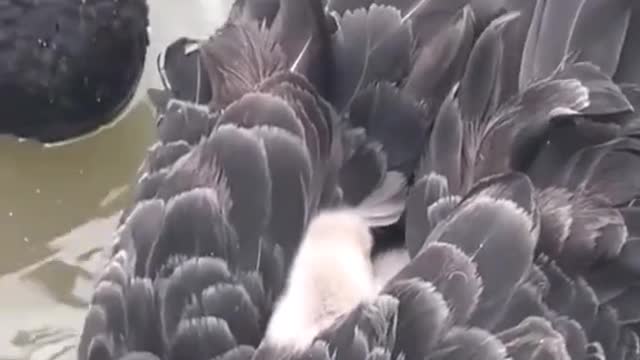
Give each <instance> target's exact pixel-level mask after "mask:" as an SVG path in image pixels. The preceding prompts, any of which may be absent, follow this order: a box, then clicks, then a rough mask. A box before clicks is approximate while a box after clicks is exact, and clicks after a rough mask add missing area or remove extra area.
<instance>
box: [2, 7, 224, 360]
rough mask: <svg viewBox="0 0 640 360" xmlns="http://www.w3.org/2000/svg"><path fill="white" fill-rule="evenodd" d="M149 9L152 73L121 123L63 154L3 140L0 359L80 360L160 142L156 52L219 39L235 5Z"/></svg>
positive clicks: (72, 145)
mask: <svg viewBox="0 0 640 360" xmlns="http://www.w3.org/2000/svg"><path fill="white" fill-rule="evenodd" d="M150 2H151V4H150V6H151V39H152V43H151V46H150V47H149V53H148V58H147V66H146V69H145V74H144V75H143V79H142V81H141V84H140V88H139V90H138V93H137V95H136V97H135V98H134V100H133V102H132V104H131V105H130V106H129V108H128V109H127V111H126V112H125V113H124V114H123V115H122V116H120V118H121V119H119V120H118V121H117V122H115V123H114V124H113V125H112V126H110V127H108V128H105V129H102V130H101V131H99V132H97V133H95V134H92V135H91V136H87V137H85V138H83V139H80V140H77V141H73V142H70V143H66V144H60V145H56V146H46V147H45V146H42V145H40V144H37V143H33V142H29V141H19V140H17V139H15V138H9V137H0V241H1V247H0V249H1V251H0V294H1V296H0V322H1V323H2V326H0V360H5V359H7V360H9V359H12V360H13V359H16V360H23V359H24V360H26V359H42V360H45V359H46V360H49V359H74V358H75V346H76V343H77V337H78V334H79V332H80V331H81V329H82V324H83V320H84V315H85V313H86V309H87V303H88V301H89V299H90V296H91V291H92V288H93V281H94V278H95V275H96V273H98V272H99V271H100V269H101V268H102V267H103V266H104V264H105V261H106V258H107V256H108V248H109V245H110V243H111V242H112V241H113V233H114V229H115V224H116V222H117V218H118V215H119V213H120V210H121V209H122V208H123V207H124V206H125V205H126V204H127V203H128V201H129V197H130V185H131V184H132V183H134V182H135V173H136V171H137V169H138V167H139V166H140V163H141V161H142V159H143V158H144V155H145V153H146V149H147V147H148V146H149V145H150V144H151V143H152V142H153V140H154V136H155V130H154V121H153V113H152V110H151V108H150V106H149V104H148V101H147V99H146V97H145V93H146V89H147V88H148V87H150V86H158V85H159V79H158V76H157V74H156V71H155V60H156V56H157V53H158V52H159V51H160V50H161V49H162V48H164V46H166V44H167V43H168V42H170V41H172V40H173V39H175V38H176V37H179V36H197V37H204V36H206V35H208V34H210V33H212V32H213V31H214V30H215V29H216V28H217V27H218V26H219V25H220V24H221V22H222V21H223V19H224V18H225V17H226V14H227V11H228V7H229V3H230V1H229V0H180V1H176V0H150ZM178 14H179V16H178Z"/></svg>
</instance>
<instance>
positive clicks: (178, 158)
mask: <svg viewBox="0 0 640 360" xmlns="http://www.w3.org/2000/svg"><path fill="white" fill-rule="evenodd" d="M495 4H496V2H495V1H493V2H490V1H484V2H483V1H480V0H478V1H472V2H471V3H469V1H464V0H461V1H450V0H431V1H415V0H405V1H391V0H389V1H386V2H385V1H375V2H374V1H366V0H350V1H348V0H342V1H340V0H333V1H329V2H322V1H321V0H305V1H301V0H280V1H278V0H261V1H258V0H255V1H252V0H238V1H237V2H236V4H235V6H234V8H233V10H232V12H231V14H230V16H229V20H228V21H227V23H226V24H225V25H224V26H223V27H222V28H221V29H220V30H218V31H217V32H216V33H215V34H214V35H213V36H212V37H211V38H210V39H207V40H205V41H196V40H191V39H179V40H178V41H176V43H174V44H172V45H171V46H169V47H168V48H167V51H166V53H165V56H164V62H163V64H162V65H163V68H162V69H161V70H162V72H163V74H164V76H165V80H166V84H167V85H166V89H162V90H153V91H151V92H150V95H151V96H152V99H153V101H154V102H155V103H156V105H157V106H158V110H159V120H158V133H159V141H158V143H157V144H155V145H154V146H153V147H152V148H151V149H150V152H149V156H148V158H147V160H146V162H145V165H144V167H143V169H142V171H141V174H140V175H141V176H140V180H139V182H138V184H137V192H136V195H135V199H134V204H133V205H132V207H131V208H129V209H127V210H126V211H125V212H124V213H123V216H122V221H121V226H120V228H119V230H118V232H117V235H118V236H117V241H116V244H115V245H114V249H113V250H114V255H113V258H112V260H111V262H110V263H109V264H108V265H107V267H106V268H105V270H104V272H103V273H102V274H101V275H100V278H99V281H98V285H97V287H96V290H95V294H94V298H93V301H92V305H91V308H90V310H89V313H88V315H87V318H86V321H85V327H84V330H83V334H82V336H81V339H80V345H79V348H78V358H79V359H80V360H85V359H148V360H152V359H203V360H205V359H225V360H226V359H394V360H395V359H425V358H428V359H470V358H474V359H476V358H477V359H518V360H519V359H640V340H639V334H640V306H639V305H638V304H639V303H640V292H639V291H638V289H639V287H638V286H639V285H638V284H640V232H639V231H640V230H639V228H638V222H639V221H640V218H639V216H640V211H638V208H637V204H636V200H637V199H638V198H639V197H640V170H639V169H640V151H639V150H640V136H639V134H640V133H639V132H638V129H639V128H638V126H639V124H640V117H639V116H638V113H637V112H636V111H635V107H637V106H640V102H639V101H638V100H639V97H638V86H640V84H638V80H637V77H634V76H637V74H638V70H639V68H638V67H634V66H632V65H630V64H632V63H633V60H637V59H638V58H639V57H640V52H639V51H638V50H637V49H638V48H637V44H638V41H639V40H640V32H637V31H633V29H637V28H638V16H637V15H638V8H639V7H638V6H637V4H635V3H634V2H632V1H628V0H615V1H611V0H607V1H605V0H580V1H578V0H575V1H573V0H572V1H566V0H538V1H536V2H528V1H524V0H522V1H520V0H505V1H503V2H502V3H501V6H497V7H496V6H494V5H495ZM599 16H602V17H603V18H604V19H605V20H606V19H610V20H611V19H615V20H612V21H609V22H607V21H605V22H602V21H601V22H599V23H598V22H597V20H596V19H597V18H598V17H599ZM567 19H574V20H572V21H570V23H571V25H567V24H566V23H567V21H568V20H567ZM618 19H619V20H620V21H617V20H618ZM596 23H597V24H598V25H601V26H599V30H598V31H597V32H595V33H594V32H593V29H592V28H591V27H592V26H594V24H596ZM586 34H590V35H589V36H587V35H586ZM596 35H597V36H596ZM405 182H406V184H407V186H408V188H409V190H408V192H405V191H404V190H403V188H404V185H403V184H404V183H405ZM394 184H395V185H394ZM401 184H402V186H400V185H401ZM372 205H373V206H372ZM363 210H365V211H363ZM374 210H375V211H374ZM403 210H404V212H403V214H402V216H400V214H399V212H400V211H403ZM327 212H328V214H330V215H331V214H335V213H336V212H337V213H338V214H340V212H342V215H343V216H342V217H341V216H339V218H340V219H339V220H340V221H336V220H335V219H333V221H329V220H331V219H329V220H327V218H326V215H327ZM345 214H346V216H347V218H349V219H350V220H349V221H348V222H347V225H345V218H344V216H345ZM323 217H324V219H323ZM318 218H321V219H320V223H321V224H320V225H322V224H325V227H324V228H321V229H320V230H318V229H317V228H316V227H317V224H314V222H315V221H318ZM329 218H331V216H329ZM397 218H399V221H398V223H396V224H394V226H386V225H387V224H389V222H392V221H395V220H396V219H397ZM354 219H355V220H354ZM352 220H353V221H352ZM345 226H346V229H347V230H345ZM363 228H364V229H366V228H372V229H371V230H370V232H369V233H367V231H363ZM318 231H319V233H320V234H328V235H327V236H330V237H331V239H329V240H326V241H325V245H326V242H329V243H331V244H330V245H329V246H331V247H332V248H333V249H334V251H335V252H336V255H335V256H336V260H335V261H336V263H335V264H328V265H327V266H333V268H331V269H327V271H324V269H322V268H320V269H317V267H313V266H312V265H310V264H311V263H313V264H327V263H328V262H330V261H331V256H330V255H331V254H330V252H329V253H327V251H329V250H326V249H318V248H316V249H315V250H313V249H312V251H308V250H306V249H305V248H304V247H305V242H307V241H310V240H309V239H308V237H309V236H311V235H313V236H316V234H318ZM350 233H356V234H358V235H357V236H355V237H349V236H347V235H345V234H350ZM320 238H321V239H322V236H320ZM341 238H344V240H345V241H344V242H345V244H342V242H340V241H339V239H341ZM313 240H314V241H315V240H318V238H317V237H316V238H314V239H313ZM351 241H355V243H351V244H349V243H348V242H351ZM372 241H373V242H375V243H376V244H373V245H372V244H371V242H372ZM379 242H384V243H385V245H384V246H382V247H380V248H379V249H377V250H376V249H375V248H376V246H377V244H378V243H379ZM354 244H355V246H354ZM299 245H300V246H299ZM371 247H373V249H371ZM338 252H340V254H338ZM314 253H318V257H317V258H316V257H314ZM349 253H351V254H356V255H357V256H363V258H359V259H358V260H357V261H363V259H364V260H366V258H367V257H368V255H370V256H369V259H370V261H371V262H370V263H367V262H366V261H365V263H361V265H360V266H359V267H358V271H360V273H359V274H355V275H356V276H357V277H359V278H360V279H361V280H358V281H359V282H358V285H359V286H362V287H363V288H362V289H355V288H353V289H350V291H349V292H348V294H346V296H347V297H339V296H340V295H341V294H340V292H339V291H338V292H336V291H335V290H336V289H341V288H343V287H342V286H355V285H353V283H350V282H349V281H352V280H351V279H350V278H346V277H348V276H351V275H354V274H346V273H344V276H345V278H344V279H340V282H339V283H338V282H337V281H336V283H335V284H336V286H335V287H333V288H331V289H330V291H329V293H330V296H324V294H326V293H327V291H325V290H326V289H327V286H330V284H332V282H331V281H328V282H323V279H326V278H325V277H326V276H328V277H330V278H331V277H332V278H333V279H337V277H339V276H340V274H341V273H342V271H345V270H344V269H345V268H348V266H345V265H344V262H343V261H344V260H343V259H344V258H343V256H346V255H349ZM369 253H371V254H369ZM391 253H400V254H404V256H399V257H398V259H400V261H401V262H404V263H401V264H393V267H394V269H393V270H391V271H387V274H386V275H385V281H383V282H382V284H381V285H380V286H376V285H375V284H373V285H372V284H371V281H372V280H373V281H374V282H375V277H376V276H377V269H376V267H377V266H383V267H388V266H391V265H390V263H388V262H383V261H382V262H381V261H378V260H379V259H380V258H382V257H384V256H386V255H389V254H391ZM301 254H302V255H301ZM363 254H364V255H363ZM356 255H354V256H356ZM298 256H300V259H298V258H297V257H298ZM305 259H307V260H305ZM352 259H353V258H352ZM354 261H355V260H354ZM296 262H300V264H296ZM381 263H382V264H383V265H380V264H381ZM385 264H386V265H385ZM305 265H306V266H312V267H311V268H309V269H307V270H305V271H303V273H302V277H303V278H304V279H303V280H304V281H296V279H294V277H295V276H296V275H295V274H296V273H297V271H296V267H298V268H299V267H304V266H305ZM311 270H313V274H311V275H313V276H311V275H310V272H311ZM378 270H380V269H378ZM382 270H389V269H388V268H387V269H382ZM309 276H311V277H309ZM314 276H317V277H314ZM309 279H314V280H315V282H314V281H309ZM327 284H329V285H327ZM341 284H346V285H341ZM349 284H351V285H349ZM312 285H313V286H312ZM301 287H302V288H301ZM306 287H311V289H305V288H306ZM290 293H297V297H294V300H293V301H289V300H287V298H286V296H287V294H290ZM282 294H285V295H284V296H282V297H281V295H282ZM311 294H316V295H311ZM336 294H337V295H336ZM310 295H311V296H312V298H310V299H305V296H310ZM336 296H338V297H339V298H337V297H336ZM300 299H302V300H300ZM318 302H319V303H318ZM286 303H289V304H293V305H284V306H286V307H282V306H280V305H282V304H286ZM356 303H357V305H354V304H356ZM318 309H320V310H319V311H318ZM286 310H289V311H290V312H291V313H290V314H287V313H286ZM274 311H276V312H282V313H283V316H282V317H280V316H275V315H274V316H272V313H274ZM296 314H298V315H300V316H307V315H310V314H311V315H312V316H311V318H312V319H311V320H309V319H308V318H296V317H295V315H296ZM272 318H273V319H272ZM289 318H290V320H288V319H289ZM274 319H275V320H274ZM314 319H315V321H314ZM271 320H274V321H276V324H275V325H273V324H272V323H271ZM287 321H290V324H291V326H292V328H291V329H287V330H288V333H284V336H280V335H283V334H282V333H276V334H275V336H270V334H269V331H270V330H269V329H271V328H272V327H273V328H282V327H286V325H287ZM300 324H311V325H310V326H308V327H307V326H306V325H300ZM296 326H299V327H296ZM265 334H266V335H267V336H265ZM297 335H299V337H298V336H297Z"/></svg>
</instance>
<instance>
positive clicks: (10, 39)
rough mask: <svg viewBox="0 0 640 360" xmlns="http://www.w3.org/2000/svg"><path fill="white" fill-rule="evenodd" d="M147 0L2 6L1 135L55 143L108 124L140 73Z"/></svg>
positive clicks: (31, 1)
mask: <svg viewBox="0 0 640 360" xmlns="http://www.w3.org/2000/svg"><path fill="white" fill-rule="evenodd" d="M148 25H149V19H148V8H147V3H146V0H46V1H43V0H3V1H2V2H0V94H2V101H3V106H1V107H0V134H9V135H14V136H17V137H22V138H30V139H34V140H37V141H41V142H57V141H62V140H67V139H70V138H74V137H78V136H80V135H84V134H87V133H89V132H91V131H93V130H96V129H97V128H99V127H100V126H102V125H105V124H107V123H108V122H110V121H112V120H113V119H114V117H115V116H116V115H117V114H118V113H119V112H120V111H121V110H122V109H123V108H124V107H125V106H126V105H127V104H128V102H129V100H130V99H131V98H132V96H133V94H134V92H135V89H136V87H137V84H138V82H139V80H140V77H141V75H142V70H143V67H144V62H145V57H146V51H147V45H148V44H149V38H148Z"/></svg>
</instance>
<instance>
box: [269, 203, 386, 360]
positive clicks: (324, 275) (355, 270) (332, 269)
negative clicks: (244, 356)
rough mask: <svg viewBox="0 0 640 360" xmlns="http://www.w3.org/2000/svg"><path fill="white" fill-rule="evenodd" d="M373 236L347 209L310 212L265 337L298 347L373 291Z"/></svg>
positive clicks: (290, 346) (303, 346) (370, 295)
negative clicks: (304, 232)
mask: <svg viewBox="0 0 640 360" xmlns="http://www.w3.org/2000/svg"><path fill="white" fill-rule="evenodd" d="M372 246H373V237H372V235H371V233H370V232H369V227H368V226H367V223H366V221H365V220H364V219H362V218H361V217H360V216H358V215H357V214H356V213H354V212H352V211H350V210H331V211H326V212H323V213H320V214H319V215H318V216H316V217H315V218H314V219H313V220H312V221H311V223H310V224H309V227H308V229H307V233H306V235H305V237H304V239H303V240H302V243H301V244H300V248H299V250H298V253H297V255H296V258H295V260H294V262H293V264H292V267H291V271H290V274H289V279H288V283H287V286H286V289H285V290H284V292H283V294H282V296H281V297H280V299H279V300H278V303H277V304H276V307H275V310H274V312H273V315H272V317H271V319H270V321H269V325H268V326H267V331H266V335H265V340H264V341H265V342H266V343H270V344H271V345H276V346H283V347H288V348H292V349H295V350H304V349H305V348H307V347H308V346H309V345H311V343H312V341H313V339H314V338H315V337H316V336H317V335H318V334H319V333H320V332H321V331H322V330H324V329H326V328H327V327H329V326H331V325H332V324H333V323H334V322H335V321H336V320H337V319H338V318H339V317H340V316H342V315H345V314H347V313H349V312H350V311H352V310H353V309H354V308H356V307H357V306H358V304H360V303H361V302H363V301H368V300H372V299H373V298H374V297H375V295H376V288H375V285H374V279H373V269H372V266H371V261H370V258H369V256H370V253H371V247H372Z"/></svg>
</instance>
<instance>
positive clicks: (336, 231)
mask: <svg viewBox="0 0 640 360" xmlns="http://www.w3.org/2000/svg"><path fill="white" fill-rule="evenodd" d="M306 241H308V242H309V244H310V245H330V244H331V243H333V242H336V243H339V246H340V247H343V246H354V247H355V248H357V249H359V250H360V251H361V253H362V254H363V255H364V256H367V257H368V256H369V255H370V254H371V249H372V248H373V236H372V235H371V232H370V231H369V225H368V224H367V222H366V221H365V220H364V219H363V218H362V217H361V216H359V215H358V214H357V213H355V212H353V211H349V210H348V209H338V210H331V211H324V212H321V213H320V214H318V215H317V216H316V217H315V218H313V219H312V220H311V222H310V223H309V226H308V228H307V234H306ZM318 242H322V244H318Z"/></svg>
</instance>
